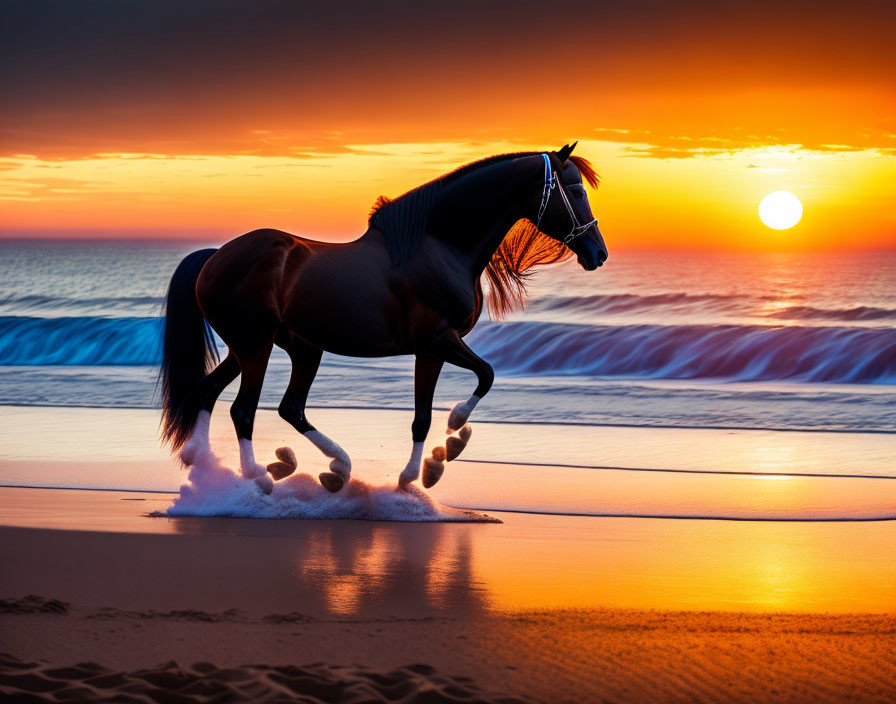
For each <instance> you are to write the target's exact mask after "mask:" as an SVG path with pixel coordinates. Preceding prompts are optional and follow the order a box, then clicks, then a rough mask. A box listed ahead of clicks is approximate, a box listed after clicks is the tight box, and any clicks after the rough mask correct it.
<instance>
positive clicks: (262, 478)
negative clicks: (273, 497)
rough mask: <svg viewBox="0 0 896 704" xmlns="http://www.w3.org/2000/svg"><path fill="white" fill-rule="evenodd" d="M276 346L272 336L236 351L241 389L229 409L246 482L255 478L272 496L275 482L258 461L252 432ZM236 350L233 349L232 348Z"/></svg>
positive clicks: (264, 490)
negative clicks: (253, 446)
mask: <svg viewBox="0 0 896 704" xmlns="http://www.w3.org/2000/svg"><path fill="white" fill-rule="evenodd" d="M273 346H274V340H273V335H271V337H270V338H269V339H268V340H265V341H261V340H259V341H258V342H257V343H256V344H255V345H254V346H252V347H250V348H248V349H246V348H242V349H240V350H239V351H235V354H236V356H237V359H238V360H239V364H240V372H241V374H242V376H241V378H240V390H239V393H237V395H236V399H235V400H234V402H233V405H232V406H231V407H230V417H231V418H232V419H233V426H234V428H235V429H236V435H237V438H238V440H239V445H240V470H241V471H242V474H243V477H245V478H246V479H254V480H255V483H256V484H258V486H259V487H260V488H261V490H262V491H263V492H264V493H266V494H270V493H271V490H272V489H273V487H274V483H273V482H272V481H271V478H270V477H269V476H268V474H267V469H266V468H265V467H263V466H261V465H260V464H258V463H257V462H256V461H255V451H254V450H253V448H252V430H253V427H254V425H255V412H256V410H258V399H259V398H260V397H261V385H262V384H263V383H264V373H265V370H266V369H267V366H268V358H269V357H270V355H271V349H272V348H273ZM231 349H233V348H231Z"/></svg>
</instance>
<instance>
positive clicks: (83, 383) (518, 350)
mask: <svg viewBox="0 0 896 704" xmlns="http://www.w3.org/2000/svg"><path fill="white" fill-rule="evenodd" d="M205 246H208V245H207V243H167V242H161V243H159V242H153V243H148V242H96V241H93V242H90V241H81V242H48V241H44V242H3V243H0V421H2V422H0V426H2V427H0V484H8V485H19V486H22V485H32V486H70V487H84V488H88V487H89V488H118V489H132V490H137V489H140V490H143V489H152V490H167V491H175V490H177V488H178V486H180V485H181V484H183V483H184V481H185V480H186V479H187V477H188V475H187V473H185V472H183V470H181V469H179V468H178V467H177V466H176V464H175V463H173V462H171V461H170V460H168V459H166V453H165V451H164V450H160V449H159V447H158V444H157V443H158V441H157V422H158V411H157V410H156V408H157V404H158V389H157V383H156V382H157V377H158V366H157V365H158V362H159V359H160V343H161V331H162V318H161V316H162V312H163V303H164V295H165V290H166V287H167V284H168V280H169V278H170V276H171V273H172V272H173V271H174V269H175V267H176V266H177V264H178V262H179V261H180V260H181V259H182V258H183V256H185V255H186V254H187V253H188V252H190V251H193V250H195V249H198V248H201V247H205ZM529 294H530V295H529V297H528V301H527V306H526V308H525V310H521V311H517V312H515V313H513V314H512V315H510V316H509V317H508V318H507V319H506V320H503V321H498V320H490V319H489V318H488V315H487V314H484V315H483V318H482V319H481V320H480V322H479V324H478V325H477V326H476V328H475V329H474V330H473V331H472V332H471V333H470V334H469V335H468V336H467V342H468V343H469V345H470V346H471V347H472V349H474V350H475V351H476V352H477V353H479V354H480V355H481V356H482V357H484V358H485V359H486V360H488V361H489V362H490V363H491V364H492V365H493V366H494V368H495V371H496V374H497V378H496V381H495V384H494V387H493V390H492V391H491V392H490V393H489V395H488V397H487V398H486V399H485V400H484V401H483V402H482V403H480V404H479V406H478V407H477V409H476V412H475V415H474V418H473V419H472V420H473V424H474V427H476V426H478V428H479V429H478V430H476V431H475V434H474V439H473V442H472V443H471V444H470V447H469V448H468V449H467V450H466V451H465V453H464V456H463V457H462V458H461V461H460V462H454V463H452V464H451V465H450V466H449V467H448V469H447V471H446V475H445V478H444V479H443V480H442V481H441V482H440V484H439V485H438V486H437V487H436V488H435V489H434V490H433V491H431V492H430V494H429V495H430V496H431V497H432V500H434V501H435V502H437V503H436V504H433V503H432V502H431V500H430V499H429V498H427V496H426V495H424V494H420V497H419V499H420V500H419V501H417V500H413V501H412V500H409V501H405V502H404V503H405V504H407V506H404V505H402V506H399V505H398V504H396V502H395V495H394V484H395V481H396V477H397V474H398V472H399V471H400V470H401V468H402V467H403V466H404V463H405V462H406V459H407V454H408V452H409V449H410V428H409V425H410V419H411V417H412V410H413V366H414V364H413V358H412V357H395V358H385V359H353V358H347V357H339V356H336V355H330V354H325V355H324V359H323V363H322V365H321V369H320V372H319V374H318V376H317V379H316V381H315V383H314V385H313V387H312V389H311V394H310V397H309V412H308V413H309V417H310V419H311V420H312V422H313V423H315V424H316V425H318V427H321V428H322V429H324V430H326V432H327V433H328V434H330V433H332V434H333V437H334V439H336V440H337V441H339V442H340V443H342V444H343V445H344V446H345V447H346V449H347V450H348V451H349V453H350V454H351V456H352V458H353V460H354V467H355V468H354V471H353V477H354V478H357V479H359V480H360V483H357V484H355V483H353V484H352V486H353V487H355V489H356V490H357V491H355V493H354V494H352V492H343V494H345V495H344V496H343V495H341V494H340V495H336V496H335V497H330V496H328V495H325V492H323V491H322V490H321V488H320V487H319V485H318V484H317V482H316V480H315V479H313V477H315V476H316V473H317V472H318V471H321V470H323V469H326V467H325V464H326V458H323V457H321V456H318V455H319V453H316V452H315V451H314V448H311V447H310V446H308V447H306V445H307V443H302V442H301V441H300V440H299V439H298V438H297V436H296V434H295V432H294V431H293V430H292V428H290V427H289V426H288V425H287V424H286V423H284V422H283V421H281V420H280V419H279V418H278V417H277V415H276V413H275V412H274V411H273V409H276V407H277V405H278V403H279V401H280V398H281V396H282V394H283V391H284V390H285V388H286V385H287V381H288V378H289V372H290V368H289V360H288V358H287V356H286V355H285V353H283V352H282V350H279V349H275V350H274V353H273V356H272V358H271V361H270V364H269V367H268V371H267V376H266V378H265V384H264V389H263V392H262V397H261V408H262V410H261V412H260V413H259V417H258V420H257V423H256V436H255V440H256V446H257V448H256V449H257V456H258V457H260V458H262V459H264V458H265V457H269V459H270V460H273V450H274V448H276V447H277V446H279V445H281V444H289V445H292V447H294V448H295V450H296V452H297V454H298V455H299V458H300V465H301V466H300V472H298V473H297V474H296V475H294V476H293V477H291V478H290V479H289V480H285V481H284V482H279V483H278V484H277V486H276V487H275V491H274V493H273V494H272V495H271V496H268V497H265V496H263V495H261V494H260V492H258V490H257V489H256V488H255V486H254V484H252V483H251V482H242V481H240V480H238V479H237V478H236V476H234V475H232V474H228V472H229V470H227V469H224V470H223V473H222V470H221V466H222V465H220V464H219V463H218V460H214V461H213V462H212V463H211V464H209V465H208V466H205V465H200V466H198V467H194V468H193V472H192V474H190V475H189V476H190V477H192V479H191V480H190V481H189V482H188V483H187V485H185V486H184V488H183V489H181V492H180V498H179V500H178V501H177V502H176V503H175V504H174V505H173V507H172V508H171V509H170V510H171V511H173V512H174V513H177V512H180V513H187V514H190V515H232V516H251V517H270V516H278V517H307V516H330V517H346V516H349V517H371V516H374V517H380V518H382V517H386V518H397V519H401V520H446V519H451V518H452V517H454V518H456V514H451V512H450V510H443V508H440V505H449V506H454V507H458V508H467V509H481V510H490V509H491V510H505V511H506V510H511V511H527V512H536V513H555V514H575V515H592V516H601V515H602V516H607V515H613V516H657V517H659V516H668V517H678V518H683V517H701V518H737V519H746V520H838V521H839V520H867V519H880V518H893V517H896V462H894V461H893V459H892V458H893V456H894V455H896V435H894V433H896V255H894V254H882V253H869V254H849V255H821V254H813V255H805V254H804V255H783V254H774V255H772V254H765V255H756V254H752V255H749V254H737V255H734V254H728V255H722V254H699V255H698V254H668V253H663V254H660V253H654V254H644V253H626V252H620V253H613V254H611V258H610V260H609V261H608V263H607V264H606V265H605V266H604V267H603V268H601V269H600V270H598V271H596V272H585V271H582V270H581V269H580V268H579V267H577V265H576V264H575V262H569V263H565V264H562V265H558V266H554V267H550V268H546V269H543V270H541V271H540V272H538V273H537V274H536V275H535V276H534V277H533V278H532V279H531V282H530V286H529ZM218 344H219V347H220V349H221V352H222V355H223V352H224V348H223V346H222V344H221V341H220V340H218ZM238 383H239V381H238V380H237V381H236V382H235V383H234V384H232V385H231V386H230V387H228V389H227V390H225V392H224V393H223V394H222V398H221V403H219V408H221V407H224V408H226V404H227V403H228V402H229V401H230V400H232V399H233V397H234V396H235V394H236V390H237V388H238ZM475 383H476V382H475V377H474V376H473V375H472V374H471V373H470V372H468V371H464V370H459V369H455V368H452V367H450V366H446V367H445V370H444V372H443V374H442V377H441V379H440V382H439V386H438V388H437V390H436V400H435V407H436V411H437V412H436V415H435V423H434V430H433V437H435V436H439V437H441V429H442V426H444V422H445V418H444V416H445V411H446V410H447V409H449V408H450V407H451V405H452V404H453V403H454V402H455V401H457V400H459V399H463V398H466V397H467V396H468V395H469V394H470V392H471V391H472V389H473V387H474V386H475ZM124 409H128V410H124ZM436 426H438V428H436ZM233 440H234V438H233V430H232V428H231V427H230V422H229V417H228V414H226V413H220V412H217V413H215V414H214V416H213V419H212V445H213V449H214V450H215V452H216V453H217V454H218V455H219V456H220V458H221V460H222V462H223V463H224V464H223V466H225V467H229V468H230V469H233V468H235V467H236V466H237V465H238V460H237V458H236V456H235V447H236V445H235V442H234V441H233ZM427 447H428V446H427ZM57 460H58V461H57ZM265 461H268V460H265ZM318 465H320V466H318ZM300 475H301V476H300ZM222 487H223V488H222ZM358 491H360V492H361V494H358ZM309 492H310V493H309ZM306 495H307V496H306ZM359 497H361V498H359ZM362 498H363V500H361V499H362ZM399 503H401V502H399ZM359 507H360V508H359ZM443 514H444V515H443Z"/></svg>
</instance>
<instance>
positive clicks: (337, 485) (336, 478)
mask: <svg viewBox="0 0 896 704" xmlns="http://www.w3.org/2000/svg"><path fill="white" fill-rule="evenodd" d="M319 479H320V483H321V484H322V485H323V487H324V489H326V490H327V491H329V492H330V493H331V494H335V493H336V492H337V491H339V490H340V489H341V488H342V487H343V485H344V484H345V479H343V478H342V476H341V475H339V474H336V472H321V473H320V477H319Z"/></svg>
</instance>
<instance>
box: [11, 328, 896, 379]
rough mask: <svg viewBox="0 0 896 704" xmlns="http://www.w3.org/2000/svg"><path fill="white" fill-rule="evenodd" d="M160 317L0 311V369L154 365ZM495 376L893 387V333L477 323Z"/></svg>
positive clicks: (479, 344) (475, 338) (475, 336)
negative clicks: (58, 315) (17, 314)
mask: <svg viewBox="0 0 896 704" xmlns="http://www.w3.org/2000/svg"><path fill="white" fill-rule="evenodd" d="M160 340H161V319H159V318H94V317H70V318H29V317H0V364H2V365H81V366H101V365H122V366H127V365H155V364H158V363H159V359H160V349H159V347H160ZM468 340H469V342H470V343H471V344H472V346H473V347H474V348H475V349H476V351H477V352H478V353H479V354H481V355H482V356H483V357H485V358H486V359H487V360H488V361H489V362H491V363H492V364H493V365H494V367H495V368H496V370H497V371H498V373H499V374H504V375H511V376H592V377H618V378H636V379H722V380H727V381H785V380H787V381H804V382H813V383H841V384H844V383H851V384H857V383H858V384H894V383H896V329H893V328H886V327H807V326H789V327H773V326H763V325H618V326H612V325H576V324H567V323H548V322H537V321H521V322H508V323H488V322H483V323H481V324H480V325H479V326H478V327H477V328H476V330H474V332H473V333H471V334H470V336H469V338H468Z"/></svg>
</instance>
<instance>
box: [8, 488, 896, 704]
mask: <svg viewBox="0 0 896 704" xmlns="http://www.w3.org/2000/svg"><path fill="white" fill-rule="evenodd" d="M135 499H136V500H135ZM170 500H171V497H170V496H169V495H164V494H155V495H153V494H140V493H127V492H92V491H59V490H47V489H40V490H37V489H2V490H0V526H2V527H0V564H2V565H3V568H2V570H0V652H2V653H5V655H4V656H3V658H2V659H0V695H2V696H3V698H4V699H7V698H13V697H20V698H21V701H60V700H64V699H77V698H82V699H83V698H87V699H98V698H103V697H112V696H115V697H118V699H116V701H171V702H189V701H288V700H290V699H299V698H300V697H304V699H299V700H301V701H347V702H362V701H363V702H375V701H401V702H443V701H444V702H462V701H511V700H520V701H540V702H598V701H609V702H630V701H636V702H638V701H644V702H685V701H688V702H690V701H717V702H731V701H771V702H777V701H780V702H795V701H796V702H800V701H805V702H809V701H812V702H835V701H837V702H839V701H861V702H877V701H879V702H885V701H886V702H889V701H893V700H896V656H894V652H896V619H894V614H896V579H894V571H893V570H894V568H893V566H892V563H893V561H892V559H891V557H892V555H893V554H894V552H896V551H894V540H896V536H894V533H896V531H894V527H893V523H892V522H871V523H858V524H855V523H852V524H817V523H816V524H785V525H781V524H761V523H752V522H725V521H681V520H679V521H670V520H656V519H654V520H651V519H608V518H576V517H549V516H532V515H522V514H512V513H500V514H496V515H497V516H498V517H500V519H501V520H502V523H500V524H422V525H420V524H416V525H415V524H407V523H405V524H398V523H380V522H372V521H324V520H319V521H315V520H310V521H271V520H249V519H203V518H176V519H174V518H172V519H168V518H163V519H159V518H149V517H147V514H148V513H149V512H150V511H151V510H153V509H155V508H158V506H163V505H165V504H166V503H168V502H170ZM49 523H52V524H53V525H54V526H55V527H53V528H48V527H39V526H41V525H46V524H49ZM88 528H90V529H88ZM798 556H801V559H797V558H798ZM751 560H752V562H753V564H752V566H750V565H745V564H744V563H746V562H750V561H751ZM788 572H789V573H790V574H788ZM861 612H864V613H861Z"/></svg>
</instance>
